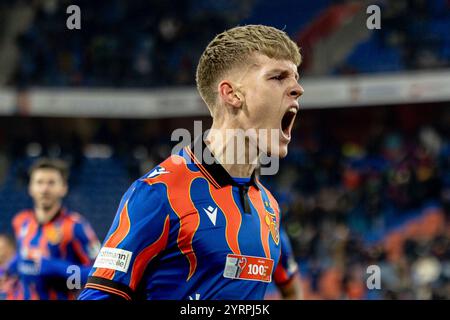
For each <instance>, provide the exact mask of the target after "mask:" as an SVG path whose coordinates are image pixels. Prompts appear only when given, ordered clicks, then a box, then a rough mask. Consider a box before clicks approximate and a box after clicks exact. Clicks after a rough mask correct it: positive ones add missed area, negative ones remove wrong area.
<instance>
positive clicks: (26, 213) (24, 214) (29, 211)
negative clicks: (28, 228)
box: [12, 209, 34, 223]
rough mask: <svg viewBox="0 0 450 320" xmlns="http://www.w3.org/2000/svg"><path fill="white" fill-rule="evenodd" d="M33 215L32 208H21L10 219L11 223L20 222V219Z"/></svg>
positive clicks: (23, 219)
mask: <svg viewBox="0 0 450 320" xmlns="http://www.w3.org/2000/svg"><path fill="white" fill-rule="evenodd" d="M33 216H34V213H33V210H32V209H23V210H21V211H19V212H17V213H16V214H15V215H14V217H13V219H12V221H13V223H20V222H22V221H25V220H27V219H30V218H32V217H33Z"/></svg>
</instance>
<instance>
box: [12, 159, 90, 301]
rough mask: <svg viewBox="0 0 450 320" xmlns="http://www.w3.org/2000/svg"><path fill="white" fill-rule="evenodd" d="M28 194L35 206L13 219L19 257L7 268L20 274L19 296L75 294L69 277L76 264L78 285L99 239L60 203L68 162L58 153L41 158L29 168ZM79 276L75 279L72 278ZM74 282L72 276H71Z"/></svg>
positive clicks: (53, 297)
mask: <svg viewBox="0 0 450 320" xmlns="http://www.w3.org/2000/svg"><path fill="white" fill-rule="evenodd" d="M29 174H30V177H29V178H30V180H29V195H30V196H31V198H32V199H33V203H34V207H33V208H32V209H27V210H23V211H21V212H19V213H18V214H17V215H16V216H15V217H14V219H13V222H12V224H13V229H14V233H15V237H16V242H17V261H16V263H15V264H14V265H13V266H10V268H9V270H8V272H9V273H11V274H17V275H18V277H19V280H20V291H21V292H20V295H19V297H18V298H19V299H25V300H30V299H31V300H37V299H49V300H63V299H74V298H75V293H76V291H75V290H71V289H80V288H79V287H78V288H69V287H68V284H67V280H68V278H69V276H70V275H73V274H74V271H73V269H72V270H71V271H70V272H69V271H68V267H69V266H78V267H79V271H80V272H79V279H78V281H79V282H80V284H81V285H82V284H83V283H84V282H85V281H86V278H87V273H88V272H89V268H90V266H91V265H92V261H93V259H94V258H95V256H96V254H97V251H98V248H99V241H98V239H97V237H96V235H95V233H94V231H93V229H92V228H91V226H90V225H89V223H88V222H87V221H86V220H85V219H84V218H83V217H82V216H81V215H79V214H78V213H75V212H72V211H69V210H68V209H66V208H65V207H63V205H62V199H63V198H64V196H65V195H66V194H67V192H68V185H67V179H68V174H69V172H68V168H67V165H66V164H65V163H64V162H63V161H61V160H58V159H40V160H38V161H36V162H35V163H34V164H33V166H32V167H31V168H30V171H29ZM74 281H77V280H74ZM74 284H76V282H74Z"/></svg>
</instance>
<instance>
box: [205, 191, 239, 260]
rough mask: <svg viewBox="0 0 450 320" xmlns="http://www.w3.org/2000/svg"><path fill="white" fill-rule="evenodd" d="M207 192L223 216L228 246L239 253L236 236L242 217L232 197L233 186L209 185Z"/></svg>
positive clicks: (235, 252)
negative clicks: (216, 186) (215, 187)
mask: <svg viewBox="0 0 450 320" xmlns="http://www.w3.org/2000/svg"><path fill="white" fill-rule="evenodd" d="M209 192H210V194H211V197H212V199H213V200H214V202H215V203H216V204H217V206H218V207H219V208H220V210H222V212H223V214H224V216H225V239H226V240H227V244H228V247H229V248H230V250H231V251H232V252H233V253H234V254H241V250H240V248H239V240H238V236H239V230H240V228H241V223H242V217H241V212H240V210H239V208H238V206H237V205H236V202H235V201H234V198H233V188H232V187H231V186H227V187H223V188H221V189H216V190H214V189H212V188H211V187H210V188H209Z"/></svg>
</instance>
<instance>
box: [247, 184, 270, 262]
mask: <svg viewBox="0 0 450 320" xmlns="http://www.w3.org/2000/svg"><path fill="white" fill-rule="evenodd" d="M247 195H248V198H249V200H250V202H251V203H252V204H253V206H254V207H255V209H256V211H257V212H258V216H259V224H260V230H261V231H260V238H261V243H262V246H263V249H264V254H265V255H266V258H268V259H270V248H269V233H270V229H269V225H268V224H267V222H266V216H267V215H268V214H269V213H268V212H266V209H265V207H264V203H263V200H262V198H261V195H260V193H259V192H258V191H257V190H256V189H255V187H253V186H252V187H250V189H249V190H248V193H247Z"/></svg>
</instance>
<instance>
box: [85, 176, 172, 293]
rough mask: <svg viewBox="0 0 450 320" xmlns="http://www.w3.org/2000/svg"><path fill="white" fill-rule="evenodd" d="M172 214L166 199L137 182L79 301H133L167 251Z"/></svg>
mask: <svg viewBox="0 0 450 320" xmlns="http://www.w3.org/2000/svg"><path fill="white" fill-rule="evenodd" d="M168 212H169V211H168V210H167V208H166V206H165V199H164V198H163V197H162V196H161V195H160V193H159V192H158V190H157V189H156V188H155V187H154V186H151V185H148V184H147V183H146V182H144V181H140V180H138V181H136V182H135V183H134V184H133V185H132V186H131V187H130V189H129V190H128V191H127V193H126V194H125V195H124V197H123V198H122V201H121V203H120V205H119V209H118V211H117V214H116V217H115V218H114V221H113V224H112V226H111V228H110V230H109V232H108V235H107V236H106V240H105V242H104V243H103V246H102V248H101V250H100V253H99V254H98V256H97V259H96V261H95V263H94V267H93V268H92V270H91V272H90V275H89V279H88V282H87V284H86V286H85V289H84V290H83V292H82V293H81V295H80V296H79V298H78V299H79V300H88V299H94V297H96V299H107V297H110V296H111V295H114V296H117V297H120V298H123V299H127V300H131V299H132V298H133V296H134V294H135V291H136V288H137V287H138V285H139V283H140V281H141V279H142V275H143V273H144V271H145V269H146V267H147V264H148V263H149V262H150V261H151V260H152V259H154V258H155V257H156V256H157V255H158V254H159V253H160V252H161V251H162V250H164V248H165V247H166V244H167V240H168V236H169V228H170V223H169V214H168ZM92 290H96V291H100V292H102V293H103V294H102V295H101V294H99V292H95V291H92Z"/></svg>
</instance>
